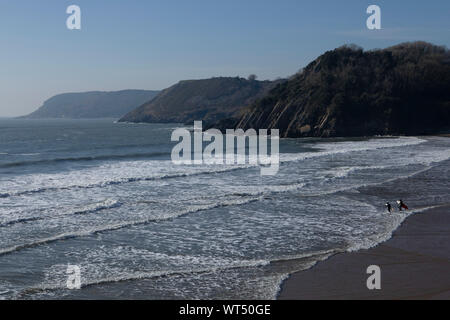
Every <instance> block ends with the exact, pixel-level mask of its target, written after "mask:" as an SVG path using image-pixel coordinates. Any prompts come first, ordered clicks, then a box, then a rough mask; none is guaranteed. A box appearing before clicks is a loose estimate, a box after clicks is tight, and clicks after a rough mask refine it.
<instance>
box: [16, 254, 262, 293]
mask: <svg viewBox="0 0 450 320" xmlns="http://www.w3.org/2000/svg"><path fill="white" fill-rule="evenodd" d="M268 264H270V261H268V260H241V261H235V262H233V263H230V264H229V265H226V266H217V267H209V268H198V269H187V270H162V271H138V272H134V273H129V274H126V275H118V276H113V277H105V278H101V279H93V280H90V281H85V282H82V283H81V288H87V287H91V286H95V285H101V284H108V283H118V282H125V281H135V280H143V279H155V278H161V277H168V276H183V275H201V274H206V273H217V272H223V271H227V270H232V269H240V268H252V267H253V268H256V267H264V266H267V265H268ZM65 289H67V286H66V284H65V283H62V284H55V285H42V286H38V287H34V288H28V289H25V290H23V291H22V292H21V293H19V294H18V296H19V297H24V296H27V295H30V294H37V293H42V292H46V291H56V290H65Z"/></svg>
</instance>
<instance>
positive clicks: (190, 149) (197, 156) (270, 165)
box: [171, 121, 280, 176]
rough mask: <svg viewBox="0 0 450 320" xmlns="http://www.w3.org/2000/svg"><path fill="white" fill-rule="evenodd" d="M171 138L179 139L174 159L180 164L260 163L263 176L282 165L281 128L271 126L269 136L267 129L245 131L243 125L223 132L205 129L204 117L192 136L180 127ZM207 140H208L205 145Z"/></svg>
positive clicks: (196, 122)
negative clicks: (206, 143) (280, 149)
mask: <svg viewBox="0 0 450 320" xmlns="http://www.w3.org/2000/svg"><path fill="white" fill-rule="evenodd" d="M171 140H172V141H174V142H176V141H179V143H178V144H177V145H175V147H174V148H173V149H172V162H173V163H174V164H177V165H181V164H187V165H202V164H215V165H235V164H237V165H244V164H250V165H260V166H261V175H262V176H273V175H276V174H277V173H278V169H279V165H280V155H279V141H280V137H279V130H278V129H271V130H270V136H269V135H268V130H267V129H261V130H259V131H258V132H257V131H256V130H255V129H249V130H247V131H245V132H244V130H242V129H236V130H235V129H227V130H226V133H225V135H223V134H222V132H221V131H220V130H217V129H209V130H207V131H205V132H203V125H202V121H195V122H194V131H193V136H192V135H191V132H190V131H189V130H188V129H182V128H179V129H176V130H175V131H173V133H172V138H171ZM180 140H181V141H180ZM269 140H270V152H269ZM247 141H248V145H247ZM204 142H209V144H208V145H207V146H206V147H205V148H203V143H204ZM224 143H225V148H224ZM247 147H248V148H247ZM224 149H225V153H224ZM247 150H248V155H247Z"/></svg>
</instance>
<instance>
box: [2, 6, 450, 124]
mask: <svg viewBox="0 0 450 320" xmlns="http://www.w3.org/2000/svg"><path fill="white" fill-rule="evenodd" d="M72 4H76V5H78V6H80V8H81V12H82V17H81V21H82V29H81V30H68V29H67V28H66V19H67V17H68V16H69V15H68V14H66V8H67V7H68V6H69V5H72ZM370 4H377V5H379V6H380V7H381V10H382V29H381V30H368V29H367V28H366V26H365V22H366V20H367V17H368V14H367V13H366V9H367V7H368V6H369V5H370ZM449 9H450V3H449V2H448V1H441V0H437V1H428V2H422V1H396V2H395V3H392V2H388V1H377V2H376V3H372V2H366V1H358V0H351V1H347V2H345V3H344V4H343V3H336V2H333V1H331V0H327V1H320V2H318V1H296V0H282V1H278V2H274V1H255V0H248V1H245V3H242V2H240V1H236V0H232V1H227V2H226V3H216V2H214V3H212V2H210V1H204V0H199V1H196V2H195V3H187V2H181V1H164V2H163V1H152V2H147V1H145V2H143V1H138V0H132V1H117V2H114V3H111V2H108V1H105V0H99V1H96V2H95V3H93V2H90V1H86V0H78V1H57V0H49V1H46V2H45V3H37V2H34V1H14V2H7V3H1V4H0V38H1V39H2V42H3V48H2V50H1V51H0V61H1V62H2V64H3V66H2V70H3V72H2V74H1V75H0V117H14V116H21V115H25V114H28V113H30V112H32V111H34V110H36V109H37V108H38V107H40V106H41V105H42V103H43V102H44V101H45V100H47V99H49V98H51V97H52V96H54V95H57V94H62V93H66V92H86V91H118V90H126V89H140V90H162V89H165V88H167V87H169V86H171V85H173V84H175V83H177V82H178V81H180V80H187V79H203V78H211V77H215V76H232V77H235V76H241V77H247V76H248V75H249V74H256V75H257V76H258V79H259V80H265V79H270V80H273V79H276V78H278V77H281V78H284V77H288V76H290V75H292V74H294V73H295V72H296V71H297V70H299V69H300V68H302V67H304V66H305V65H306V64H308V63H309V62H311V61H312V60H314V59H315V58H316V57H317V56H319V55H320V54H322V53H323V52H325V51H327V50H331V49H334V48H336V47H339V46H342V45H344V44H350V43H354V44H357V45H359V46H361V47H363V48H364V49H366V50H368V49H374V48H385V47H388V46H392V45H396V44H398V43H401V42H408V41H427V42H431V43H433V44H436V45H444V46H447V47H448V46H449V44H450V37H449V35H450V33H449V31H450V22H449V20H448V12H449V11H450V10H449Z"/></svg>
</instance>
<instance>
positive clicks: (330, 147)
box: [0, 137, 426, 198]
mask: <svg viewBox="0 0 450 320" xmlns="http://www.w3.org/2000/svg"><path fill="white" fill-rule="evenodd" d="M387 140H388V141H387ZM386 141H387V142H386ZM424 142H426V140H422V139H418V138H412V137H411V138H397V139H374V140H369V141H365V142H361V143H362V145H361V146H359V145H357V146H355V143H354V142H351V143H350V142H337V143H319V144H318V145H317V147H319V148H322V149H324V150H325V151H318V152H306V153H294V154H281V155H280V162H281V163H283V162H291V161H299V160H305V159H309V158H313V157H319V156H326V155H331V154H336V153H346V152H354V151H361V150H373V149H378V148H390V147H398V146H407V145H415V144H420V143H424ZM165 163H166V164H165V168H167V166H170V165H171V162H170V161H166V162H165ZM144 164H146V163H144ZM130 165H133V163H123V164H122V167H120V166H117V169H115V170H114V172H112V170H113V169H114V168H113V167H111V168H109V169H108V170H109V171H108V172H106V173H105V175H106V176H107V175H111V174H117V172H121V170H122V168H123V167H124V166H125V167H127V168H128V166H130ZM146 165H147V166H148V165H149V164H146ZM152 167H153V166H152ZM176 167H178V168H180V166H176ZM252 167H258V165H251V164H245V165H232V166H221V167H218V166H211V167H209V168H204V167H200V169H199V170H197V171H195V170H194V171H193V172H180V173H165V174H162V173H159V174H158V173H154V174H153V175H150V176H131V177H123V178H119V179H114V180H105V181H99V182H94V183H84V184H80V183H78V184H71V185H63V186H44V187H39V188H36V189H29V190H23V191H14V192H4V193H0V198H8V197H11V196H22V195H27V194H33V193H41V192H47V191H56V190H67V189H72V188H95V187H105V186H110V185H118V184H125V183H132V182H139V181H152V180H161V179H170V178H181V177H188V176H194V175H203V174H216V173H224V172H229V171H234V170H243V169H248V168H252ZM181 168H182V169H185V168H186V167H181ZM196 168H198V167H196ZM202 168H203V170H202ZM95 169H96V168H94V169H91V171H94V170H95ZM142 169H143V167H142ZM160 169H162V168H160ZM95 171H97V170H95ZM82 172H83V171H82ZM83 173H84V172H83ZM86 173H89V170H88V171H86ZM96 173H97V172H96ZM48 177H49V180H50V181H51V183H54V182H53V181H54V179H53V176H52V175H48ZM22 178H23V177H22ZM86 180H87V179H86ZM39 184H41V185H42V183H39Z"/></svg>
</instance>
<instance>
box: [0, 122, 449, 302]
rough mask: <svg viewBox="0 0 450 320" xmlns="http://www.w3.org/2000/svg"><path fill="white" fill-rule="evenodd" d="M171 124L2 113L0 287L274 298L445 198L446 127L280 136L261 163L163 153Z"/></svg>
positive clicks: (26, 291) (36, 294)
mask: <svg viewBox="0 0 450 320" xmlns="http://www.w3.org/2000/svg"><path fill="white" fill-rule="evenodd" d="M180 127H186V125H183V124H128V123H117V122H115V121H114V119H100V120H98V119H97V120H65V119H63V120H27V119H0V299H5V300H9V299H275V298H276V297H277V295H278V294H279V292H280V288H281V287H282V284H283V281H284V280H285V279H287V278H288V277H289V275H290V274H292V273H294V272H299V271H301V270H305V269H308V268H311V267H312V266H314V265H315V264H316V263H317V262H318V261H322V260H324V259H327V258H328V257H330V256H331V255H334V254H336V253H340V252H347V251H356V250H360V249H365V248H370V247H373V246H376V245H377V244H379V243H380V242H383V241H386V240H388V239H389V238H390V237H391V236H392V233H393V232H394V231H395V229H396V228H398V226H399V225H400V224H401V223H402V222H403V221H404V220H405V218H406V217H407V216H408V215H410V214H426V210H427V209H429V208H433V207H437V206H441V205H446V204H449V203H450V192H449V190H450V179H449V178H450V139H449V138H446V137H438V136H436V137H432V136H427V137H368V138H354V139H348V138H347V139H344V138H334V139H319V138H302V139H280V168H279V171H278V173H277V174H276V175H273V176H261V174H260V171H261V170H260V167H259V166H258V165H249V164H245V165H219V164H217V165H212V164H205V165H176V164H174V163H172V161H171V151H172V148H173V146H174V145H175V142H172V141H171V134H172V132H173V131H174V130H175V129H177V128H180ZM399 199H402V200H403V201H404V202H405V203H406V204H407V205H408V206H409V208H410V210H409V211H398V209H397V207H396V203H395V202H396V200H399ZM387 201H389V202H390V203H391V204H392V205H393V207H394V211H393V212H392V213H388V212H387V210H386V208H385V203H386V202H387ZM74 266H75V267H76V268H77V270H78V271H79V272H78V276H79V280H80V281H79V287H77V288H75V289H74V288H73V287H72V288H70V289H69V287H70V286H68V283H69V279H71V278H70V277H71V276H72V273H71V270H74V269H73V268H74ZM362 272H365V271H364V270H363V271H362ZM72 279H73V278H72Z"/></svg>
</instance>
